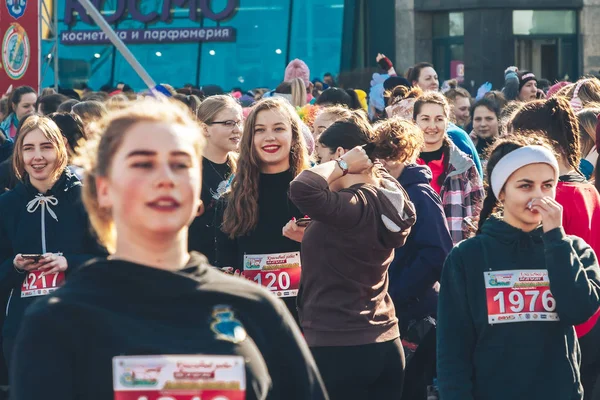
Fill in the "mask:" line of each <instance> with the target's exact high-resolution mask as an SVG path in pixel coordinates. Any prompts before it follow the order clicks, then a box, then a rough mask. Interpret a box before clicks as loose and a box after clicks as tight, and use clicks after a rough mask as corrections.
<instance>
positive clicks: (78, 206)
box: [0, 171, 106, 338]
mask: <svg viewBox="0 0 600 400" xmlns="http://www.w3.org/2000/svg"><path fill="white" fill-rule="evenodd" d="M39 196H41V194H39V192H38V190H37V189H36V188H35V187H33V185H31V183H29V181H28V180H26V182H22V183H19V184H18V185H17V186H16V187H15V189H14V190H12V191H10V192H7V193H5V194H3V195H1V196H0V210H2V211H1V212H2V214H1V216H0V292H10V291H12V294H11V296H10V299H9V304H8V307H7V316H6V320H5V323H4V328H3V332H2V335H3V336H4V337H10V338H12V337H15V336H16V334H17V331H18V328H19V325H20V323H21V319H22V318H23V314H24V312H25V309H26V308H27V306H29V305H30V304H31V303H32V302H33V301H34V300H36V299H37V298H39V296H35V297H23V298H22V297H21V288H22V285H23V282H24V280H25V278H26V277H27V276H29V274H27V273H20V272H18V271H17V270H16V269H15V268H14V266H13V260H14V258H15V256H16V255H17V254H42V253H43V243H42V241H43V239H44V238H45V241H46V245H45V246H46V251H47V252H51V253H63V255H64V257H65V258H66V259H67V263H68V265H69V267H68V269H67V272H66V274H67V275H69V273H70V272H72V271H73V270H74V269H76V268H77V267H78V266H79V265H81V264H82V263H84V262H86V261H88V260H89V259H91V258H93V257H97V256H101V255H103V254H106V253H105V251H104V249H103V248H102V247H101V246H100V245H99V244H98V242H97V240H96V238H95V235H94V234H93V233H92V229H91V227H90V225H89V222H88V217H87V213H86V211H85V209H84V207H83V203H82V202H81V182H80V181H79V180H78V179H77V178H76V177H75V176H73V175H71V174H70V173H69V172H68V171H65V172H63V174H62V176H61V177H60V178H59V180H58V181H57V182H56V184H55V185H54V186H53V187H52V189H50V190H49V191H48V192H47V193H46V194H45V196H47V197H49V196H53V197H54V198H55V199H56V201H57V203H56V205H53V204H52V203H49V202H47V203H46V206H45V207H44V214H45V218H44V223H45V232H44V235H42V226H41V222H42V219H41V216H42V205H41V204H38V203H36V202H32V200H35V199H36V197H39ZM36 204H37V206H36ZM28 205H29V206H28ZM50 210H51V211H52V212H51V211H50ZM52 213H54V214H55V215H56V219H55V218H54V217H53V215H52Z"/></svg>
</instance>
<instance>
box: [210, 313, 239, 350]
mask: <svg viewBox="0 0 600 400" xmlns="http://www.w3.org/2000/svg"><path fill="white" fill-rule="evenodd" d="M212 316H213V322H212V323H211V324H210V330H211V331H213V332H214V333H215V339H217V340H224V341H227V342H231V343H240V342H243V341H244V340H245V339H246V337H247V334H246V329H244V326H243V325H242V323H241V322H240V321H239V320H237V319H236V318H235V314H234V312H233V310H232V309H231V307H230V306H228V305H218V306H215V307H214V308H213V312H212Z"/></svg>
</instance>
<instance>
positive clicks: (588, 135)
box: [577, 104, 600, 158]
mask: <svg viewBox="0 0 600 400" xmlns="http://www.w3.org/2000/svg"><path fill="white" fill-rule="evenodd" d="M598 115H600V104H599V105H596V107H594V108H584V109H583V110H581V111H579V112H578V113H577V120H578V121H579V146H580V149H579V150H580V151H581V156H582V157H584V158H585V157H587V156H588V154H590V151H592V149H593V148H594V146H595V145H596V143H595V142H596V125H597V124H598Z"/></svg>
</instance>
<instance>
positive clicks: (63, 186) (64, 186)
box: [19, 168, 81, 198]
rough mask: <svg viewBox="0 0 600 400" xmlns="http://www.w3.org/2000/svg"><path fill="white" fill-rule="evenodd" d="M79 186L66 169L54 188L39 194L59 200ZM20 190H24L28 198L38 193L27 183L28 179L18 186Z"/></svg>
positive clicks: (70, 172) (77, 181)
mask: <svg viewBox="0 0 600 400" xmlns="http://www.w3.org/2000/svg"><path fill="white" fill-rule="evenodd" d="M78 186H81V181H80V180H79V178H77V176H75V174H73V172H72V171H71V170H70V169H69V168H66V169H65V170H64V171H63V173H62V174H61V175H60V177H59V178H58V180H57V181H56V183H55V184H54V186H52V188H51V189H50V190H48V192H47V193H41V194H43V195H46V196H55V197H57V198H61V197H64V196H67V195H68V192H69V191H70V190H71V189H73V188H74V187H78ZM19 188H20V190H24V191H26V192H27V196H28V197H33V196H36V195H38V194H39V193H40V191H39V190H37V188H35V187H34V186H33V185H32V184H31V182H30V181H29V177H26V178H25V179H24V182H23V185H22V186H21V185H19Z"/></svg>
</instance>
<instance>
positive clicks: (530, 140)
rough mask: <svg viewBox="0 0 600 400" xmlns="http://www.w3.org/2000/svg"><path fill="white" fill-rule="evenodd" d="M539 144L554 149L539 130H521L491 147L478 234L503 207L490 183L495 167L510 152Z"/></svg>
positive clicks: (497, 141) (499, 140)
mask: <svg viewBox="0 0 600 400" xmlns="http://www.w3.org/2000/svg"><path fill="white" fill-rule="evenodd" d="M532 145H539V146H545V147H547V148H548V149H550V150H552V151H554V149H553V148H552V145H551V144H550V143H549V141H548V140H547V139H546V136H545V134H544V132H539V131H519V132H515V133H514V134H513V135H510V136H506V137H504V138H500V139H498V140H496V142H495V143H494V144H493V145H492V146H491V147H490V149H489V153H488V162H487V167H486V177H487V179H486V182H485V183H486V185H485V186H486V187H485V199H484V200H483V207H482V208H481V213H480V214H479V226H478V227H477V234H480V233H481V228H482V227H483V224H485V221H486V220H487V219H488V218H489V217H490V215H492V213H494V212H496V211H499V210H500V209H501V205H500V202H499V201H498V199H497V198H496V195H495V194H494V191H493V190H492V186H491V185H490V182H489V180H490V178H491V176H492V173H493V172H494V168H495V167H496V165H497V164H498V162H500V160H501V159H502V158H504V157H505V156H506V155H508V154H509V153H511V152H513V151H515V150H517V149H520V148H521V147H525V146H532Z"/></svg>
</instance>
